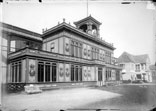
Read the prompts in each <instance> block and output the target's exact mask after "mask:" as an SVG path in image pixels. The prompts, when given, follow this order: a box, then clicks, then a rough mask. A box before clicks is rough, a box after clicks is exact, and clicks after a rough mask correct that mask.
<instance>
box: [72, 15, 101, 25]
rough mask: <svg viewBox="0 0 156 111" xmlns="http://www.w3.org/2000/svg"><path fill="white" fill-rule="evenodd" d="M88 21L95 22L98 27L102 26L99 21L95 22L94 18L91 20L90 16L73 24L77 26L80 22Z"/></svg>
mask: <svg viewBox="0 0 156 111" xmlns="http://www.w3.org/2000/svg"><path fill="white" fill-rule="evenodd" d="M88 20H91V21H93V22H95V23H96V24H98V25H101V24H102V23H100V22H99V21H97V20H96V19H95V18H93V17H92V16H91V15H90V16H88V17H86V18H84V19H81V20H79V21H77V22H74V24H75V25H77V24H79V23H81V22H84V21H88Z"/></svg>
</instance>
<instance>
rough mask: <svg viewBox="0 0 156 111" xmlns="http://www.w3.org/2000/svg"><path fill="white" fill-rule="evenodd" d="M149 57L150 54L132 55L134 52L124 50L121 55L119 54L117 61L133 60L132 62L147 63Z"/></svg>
mask: <svg viewBox="0 0 156 111" xmlns="http://www.w3.org/2000/svg"><path fill="white" fill-rule="evenodd" d="M148 59H149V56H148V54H143V55H132V54H129V53H127V52H123V53H122V54H121V56H119V58H118V59H117V61H118V62H119V63H122V62H126V63H128V62H132V63H146V62H147V60H148Z"/></svg>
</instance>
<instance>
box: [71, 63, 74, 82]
mask: <svg viewBox="0 0 156 111" xmlns="http://www.w3.org/2000/svg"><path fill="white" fill-rule="evenodd" d="M71 81H74V65H71Z"/></svg>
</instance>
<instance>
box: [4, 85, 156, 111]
mask: <svg viewBox="0 0 156 111" xmlns="http://www.w3.org/2000/svg"><path fill="white" fill-rule="evenodd" d="M2 102H3V105H4V109H5V110H6V111H15V110H16V111H21V110H25V111H27V110H28V111H30V110H31V111H32V110H41V111H59V110H60V109H63V110H67V109H70V111H75V110H76V111H78V110H79V109H85V111H86V109H88V110H89V109H105V110H106V109H112V110H113V109H114V110H115V109H116V110H120V111H125V110H126V111H149V109H151V108H153V107H154V106H155V107H156V86H155V85H142V84H140V85H119V86H109V87H90V88H71V89H57V90H51V91H45V92H43V93H40V94H31V95H27V94H25V93H24V92H22V93H19V94H9V95H4V96H3V101H2ZM72 109H74V110H72ZM81 111H84V110H81Z"/></svg>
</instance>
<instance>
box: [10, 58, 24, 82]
mask: <svg viewBox="0 0 156 111" xmlns="http://www.w3.org/2000/svg"><path fill="white" fill-rule="evenodd" d="M11 82H22V65H21V61H19V62H14V63H12V64H11Z"/></svg>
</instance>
